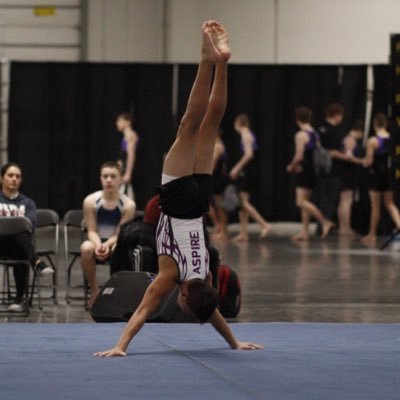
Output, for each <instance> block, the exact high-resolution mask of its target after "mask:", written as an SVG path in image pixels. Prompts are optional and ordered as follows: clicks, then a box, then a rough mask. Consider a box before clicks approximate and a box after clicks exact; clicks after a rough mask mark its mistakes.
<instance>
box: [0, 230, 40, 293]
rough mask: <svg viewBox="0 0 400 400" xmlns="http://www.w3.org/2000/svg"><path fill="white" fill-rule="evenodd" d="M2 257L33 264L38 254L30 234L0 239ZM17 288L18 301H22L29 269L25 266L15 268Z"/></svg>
mask: <svg viewBox="0 0 400 400" xmlns="http://www.w3.org/2000/svg"><path fill="white" fill-rule="evenodd" d="M0 256H1V257H10V258H16V259H19V260H27V261H30V262H31V263H33V262H34V261H35V259H36V254H35V251H34V249H33V244H32V238H31V235H30V234H28V233H21V234H18V235H13V236H1V237H0ZM13 271H14V280H15V286H16V287H17V299H22V298H23V296H24V291H25V288H26V286H27V280H28V277H29V268H28V267H27V266H26V265H25V264H17V265H14V267H13Z"/></svg>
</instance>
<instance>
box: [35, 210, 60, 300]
mask: <svg viewBox="0 0 400 400" xmlns="http://www.w3.org/2000/svg"><path fill="white" fill-rule="evenodd" d="M36 215H37V222H36V229H35V249H36V254H37V255H38V256H39V257H44V258H45V259H46V260H47V261H48V263H49V264H50V266H51V268H52V269H53V271H54V273H53V274H52V285H51V286H50V287H51V289H52V295H51V296H50V297H47V298H49V299H53V302H54V304H57V302H58V301H57V294H58V260H59V254H58V248H59V240H60V224H59V222H60V218H59V216H58V214H57V212H56V211H54V210H50V209H38V210H37V212H36ZM44 287H45V286H44ZM43 298H46V297H44V296H43V295H42V299H43Z"/></svg>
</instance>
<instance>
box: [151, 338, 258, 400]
mask: <svg viewBox="0 0 400 400" xmlns="http://www.w3.org/2000/svg"><path fill="white" fill-rule="evenodd" d="M155 341H156V342H158V343H160V344H161V345H163V346H165V347H166V348H168V349H170V350H172V351H173V352H175V353H177V354H179V355H181V356H183V357H185V358H187V359H188V360H190V361H193V362H194V363H196V364H197V365H199V366H201V367H202V368H204V369H206V370H208V371H211V372H212V373H214V374H215V375H217V376H219V377H221V378H222V380H224V381H225V382H227V383H229V384H232V385H234V386H236V387H237V388H238V389H240V390H241V391H242V392H244V393H246V394H247V395H250V396H254V397H255V398H258V399H260V400H263V398H262V397H258V395H257V393H255V392H253V391H251V390H248V389H247V388H246V387H245V386H244V385H243V384H241V383H237V382H236V381H232V380H231V379H229V378H228V377H227V376H226V375H224V374H223V373H221V372H220V371H218V370H216V369H214V368H211V367H210V366H208V365H207V364H204V363H202V362H201V361H199V360H196V359H195V358H193V357H191V356H190V355H189V354H186V353H184V352H183V351H181V350H178V349H175V348H174V347H172V346H170V345H169V344H167V343H165V342H163V341H162V340H159V339H155Z"/></svg>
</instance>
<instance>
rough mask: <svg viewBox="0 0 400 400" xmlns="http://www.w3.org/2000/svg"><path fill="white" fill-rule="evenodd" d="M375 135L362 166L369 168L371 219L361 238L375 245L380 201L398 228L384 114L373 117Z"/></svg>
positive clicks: (398, 216) (388, 135)
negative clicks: (365, 233)
mask: <svg viewBox="0 0 400 400" xmlns="http://www.w3.org/2000/svg"><path fill="white" fill-rule="evenodd" d="M373 124H374V131H375V135H374V136H373V137H371V138H369V139H368V142H367V155H366V158H365V162H364V165H365V166H366V167H368V168H369V182H368V183H369V185H368V186H369V191H368V193H369V198H370V201H371V218H370V226H369V232H368V235H367V236H364V237H363V238H362V241H363V242H365V243H375V242H376V235H377V231H378V224H379V218H380V209H381V200H382V199H383V204H384V206H385V207H386V209H387V210H388V212H389V214H390V217H391V218H392V220H393V222H394V224H395V226H396V228H397V229H399V228H400V214H399V210H398V208H397V207H396V204H395V203H394V200H393V187H392V183H391V168H390V162H391V160H390V134H389V132H388V131H387V118H386V116H385V115H384V114H377V115H376V116H375V117H374V122H373Z"/></svg>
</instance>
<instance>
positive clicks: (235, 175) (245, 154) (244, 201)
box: [229, 114, 271, 242]
mask: <svg viewBox="0 0 400 400" xmlns="http://www.w3.org/2000/svg"><path fill="white" fill-rule="evenodd" d="M234 127H235V131H236V132H237V133H238V134H239V135H240V139H241V152H242V156H241V158H240V159H239V161H238V162H237V163H236V164H235V165H234V166H233V168H232V169H231V171H230V172H229V176H230V178H231V179H232V180H233V182H234V184H235V186H236V188H237V190H238V192H239V197H240V203H241V204H240V212H239V218H240V232H239V234H238V235H237V236H236V237H234V238H233V240H234V241H237V242H241V241H247V240H248V230H247V228H248V219H249V217H251V218H253V219H254V221H256V222H257V223H258V224H259V225H260V228H261V231H260V236H259V237H260V239H264V238H266V237H267V235H268V233H269V231H270V230H271V225H270V224H269V223H268V222H267V221H266V220H265V219H264V218H263V216H262V215H261V214H260V213H259V212H258V211H257V210H256V208H255V207H254V206H253V205H252V204H251V203H250V190H251V182H252V181H254V179H255V178H256V165H255V160H254V155H255V152H256V151H257V150H258V145H257V140H256V136H255V135H254V133H253V132H252V131H251V130H250V121H249V118H248V116H247V115H246V114H239V115H238V116H237V117H236V118H235V123H234Z"/></svg>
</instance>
